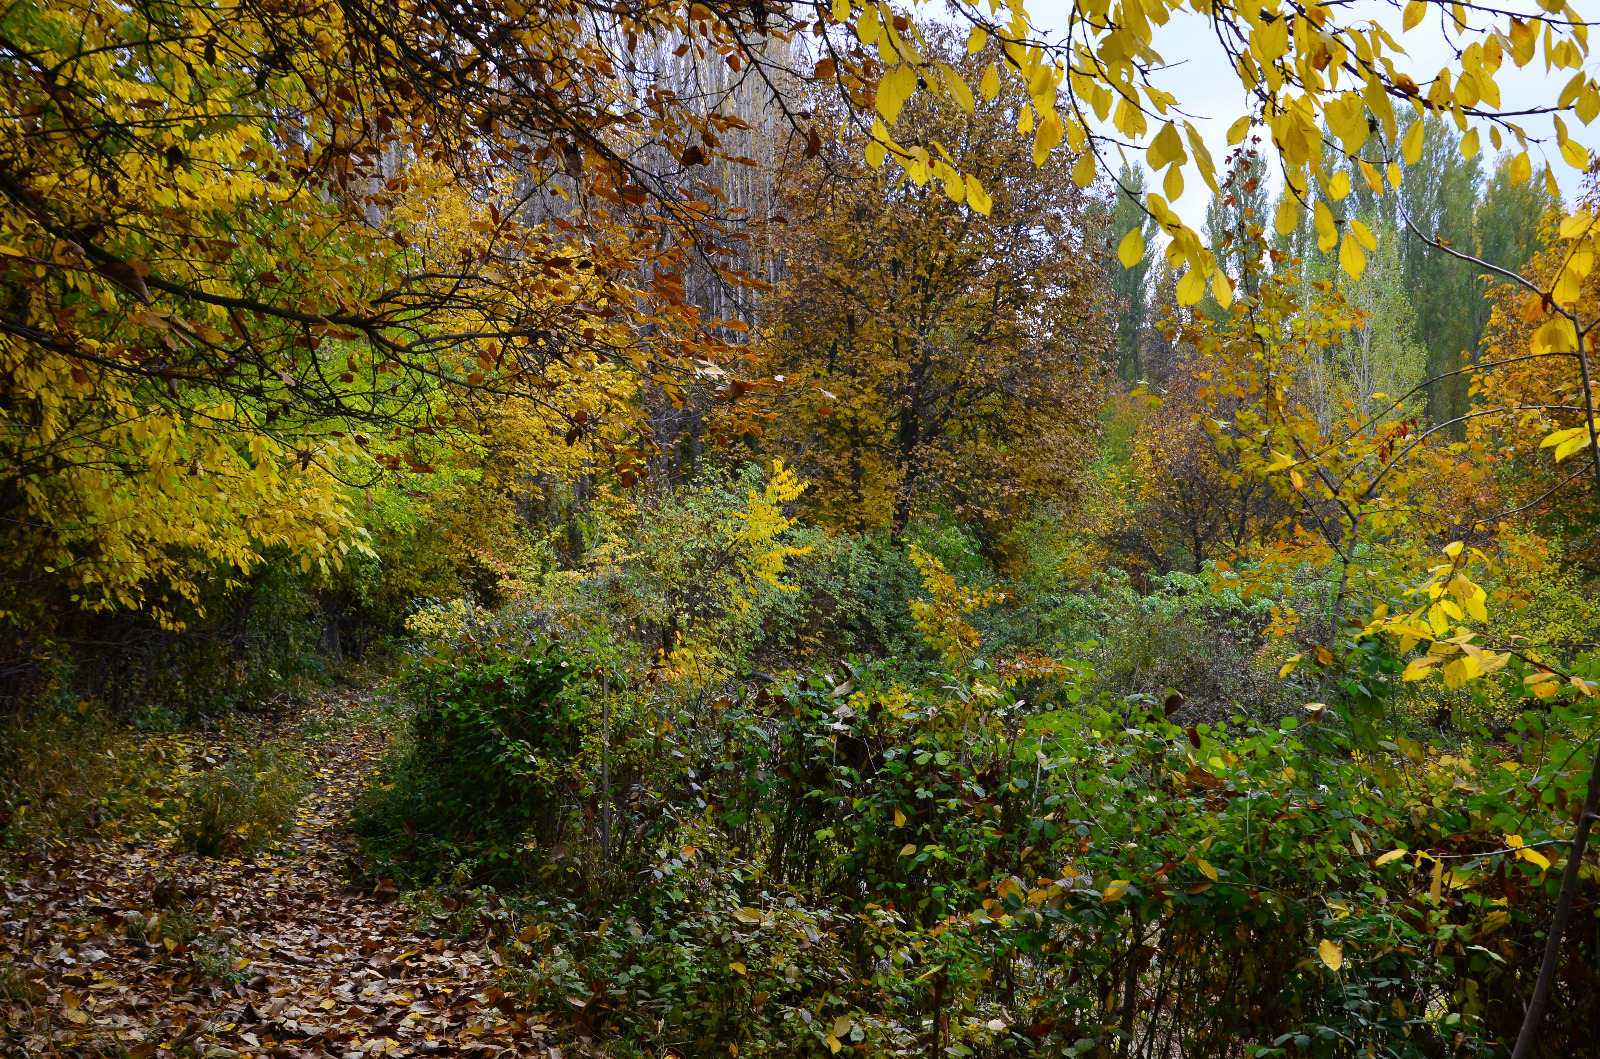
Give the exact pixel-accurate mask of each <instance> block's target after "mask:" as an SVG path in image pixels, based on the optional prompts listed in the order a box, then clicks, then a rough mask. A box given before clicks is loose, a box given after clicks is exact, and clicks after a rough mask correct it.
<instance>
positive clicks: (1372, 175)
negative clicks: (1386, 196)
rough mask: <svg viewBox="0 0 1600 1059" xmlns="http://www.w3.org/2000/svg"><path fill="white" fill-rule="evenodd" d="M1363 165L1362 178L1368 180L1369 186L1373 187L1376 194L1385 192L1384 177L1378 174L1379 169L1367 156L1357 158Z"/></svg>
mask: <svg viewBox="0 0 1600 1059" xmlns="http://www.w3.org/2000/svg"><path fill="white" fill-rule="evenodd" d="M1356 161H1357V162H1358V163H1360V166H1361V179H1362V180H1365V181H1366V182H1367V187H1369V188H1371V189H1372V193H1373V194H1374V195H1382V194H1383V178H1382V177H1381V176H1379V175H1378V170H1377V169H1376V168H1375V167H1374V166H1373V164H1372V163H1371V162H1369V161H1367V160H1366V159H1365V158H1358V159H1356Z"/></svg>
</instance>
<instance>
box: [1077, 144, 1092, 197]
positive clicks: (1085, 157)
mask: <svg viewBox="0 0 1600 1059" xmlns="http://www.w3.org/2000/svg"><path fill="white" fill-rule="evenodd" d="M1072 182H1073V183H1074V184H1076V185H1078V186H1079V187H1080V188H1086V187H1088V186H1089V185H1090V184H1093V183H1094V155H1093V154H1091V153H1089V152H1088V151H1084V152H1083V153H1082V154H1081V155H1079V156H1078V161H1077V163H1076V164H1074V165H1073V167H1072Z"/></svg>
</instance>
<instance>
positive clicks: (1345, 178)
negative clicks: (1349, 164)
mask: <svg viewBox="0 0 1600 1059" xmlns="http://www.w3.org/2000/svg"><path fill="white" fill-rule="evenodd" d="M1328 194H1330V195H1332V196H1333V201H1335V202H1343V201H1344V197H1345V196H1346V195H1348V194H1350V172H1349V170H1347V169H1341V170H1339V171H1338V172H1337V173H1335V174H1333V179H1332V180H1330V181H1328Z"/></svg>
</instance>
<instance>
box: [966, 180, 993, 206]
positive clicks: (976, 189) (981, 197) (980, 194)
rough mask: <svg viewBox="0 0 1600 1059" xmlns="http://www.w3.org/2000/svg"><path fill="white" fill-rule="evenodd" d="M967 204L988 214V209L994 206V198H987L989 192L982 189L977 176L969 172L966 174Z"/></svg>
mask: <svg viewBox="0 0 1600 1059" xmlns="http://www.w3.org/2000/svg"><path fill="white" fill-rule="evenodd" d="M967 205H968V206H971V207H972V208H973V209H975V210H977V211H978V212H979V213H981V214H983V215H984V216H985V217H987V216H989V211H990V210H991V209H993V208H994V200H993V199H991V198H989V193H988V192H987V191H985V190H983V185H982V184H980V183H978V178H977V177H975V176H973V175H972V174H971V173H968V174H967Z"/></svg>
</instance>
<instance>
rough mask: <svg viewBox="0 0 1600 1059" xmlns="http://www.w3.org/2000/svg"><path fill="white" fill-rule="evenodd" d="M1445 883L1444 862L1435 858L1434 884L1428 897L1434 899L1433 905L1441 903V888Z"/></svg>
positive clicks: (1430, 887)
mask: <svg viewBox="0 0 1600 1059" xmlns="http://www.w3.org/2000/svg"><path fill="white" fill-rule="evenodd" d="M1443 883H1444V861H1442V860H1438V859H1437V858H1435V860H1434V862H1433V883H1432V884H1431V885H1430V886H1429V887H1428V896H1429V897H1431V898H1433V903H1434V904H1436V905H1437V904H1438V903H1439V896H1440V892H1441V888H1442V886H1443Z"/></svg>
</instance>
